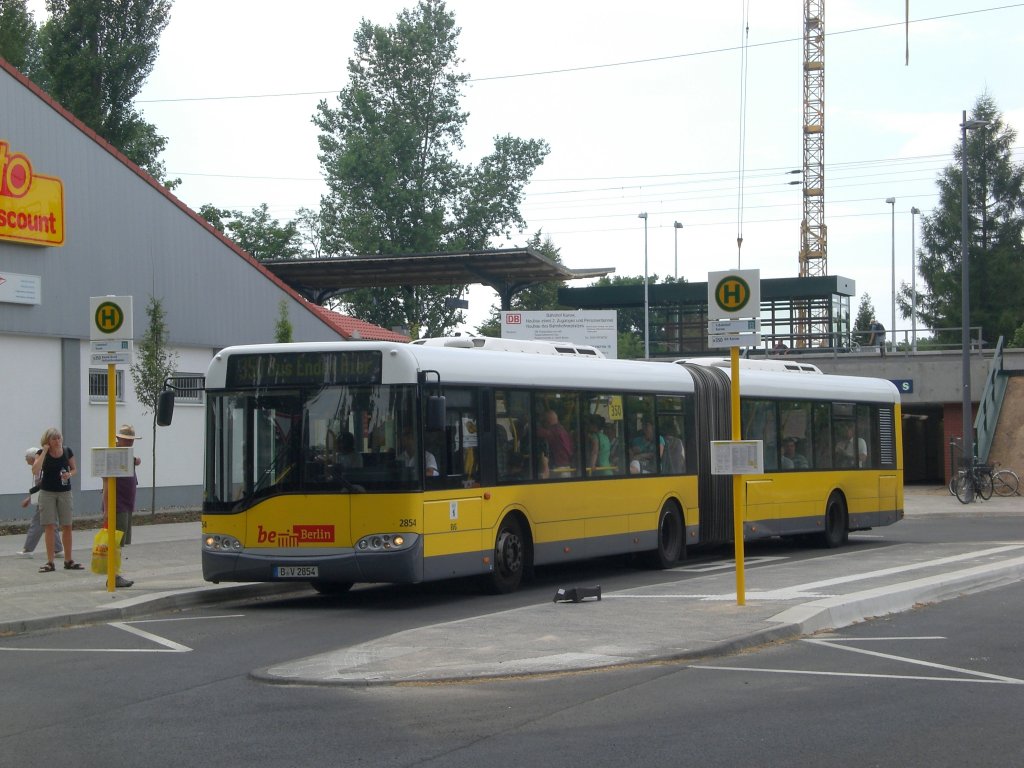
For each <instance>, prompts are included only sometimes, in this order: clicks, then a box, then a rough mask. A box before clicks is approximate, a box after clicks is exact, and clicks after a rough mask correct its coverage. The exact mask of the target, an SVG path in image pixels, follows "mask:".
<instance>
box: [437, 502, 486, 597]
mask: <svg viewBox="0 0 1024 768" xmlns="http://www.w3.org/2000/svg"><path fill="white" fill-rule="evenodd" d="M482 503H483V502H482V500H481V498H480V495H479V494H473V495H460V496H459V497H453V498H446V499H439V500H436V501H426V502H424V504H423V577H424V579H427V580H430V579H448V578H452V577H455V576H470V575H474V574H479V573H483V572H484V571H485V570H486V569H485V566H484V563H483V553H484V552H489V549H490V545H489V544H488V545H486V546H485V544H484V541H485V539H487V538H489V536H490V533H489V531H482V530H481V527H480V526H481V520H480V516H481V507H482Z"/></svg>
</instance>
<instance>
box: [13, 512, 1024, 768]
mask: <svg viewBox="0 0 1024 768" xmlns="http://www.w3.org/2000/svg"><path fill="white" fill-rule="evenodd" d="M1019 527H1020V521H1019V519H1016V520H1015V519H1013V518H1012V517H1007V518H1005V519H1002V518H999V517H994V518H989V517H986V518H984V519H982V518H978V517H976V516H972V515H971V514H970V513H969V512H965V514H963V515H946V516H942V517H941V518H939V517H936V518H930V517H925V518H920V519H912V520H907V521H904V522H903V523H901V524H900V525H897V526H892V527H890V528H887V529H884V530H880V531H877V532H871V534H869V535H867V536H864V537H863V538H862V539H861V540H859V542H858V544H857V546H862V547H885V546H890V545H892V544H894V543H898V542H900V541H950V540H957V539H964V540H972V541H973V540H978V541H1000V540H1008V539H1018V540H1019V539H1020V531H1019ZM748 554H754V555H756V554H767V555H782V556H786V557H790V558H822V557H824V558H827V557H832V556H834V555H832V554H831V553H828V552H823V551H822V550H818V549H813V548H803V547H794V546H792V545H786V544H781V543H775V542H768V543H763V544H758V545H754V546H752V547H751V548H750V551H749V552H748ZM708 557H711V555H709V556H708ZM572 574H573V578H574V580H575V581H576V582H578V583H579V582H582V581H586V580H588V579H591V578H593V579H596V580H600V581H601V582H602V583H603V584H605V585H607V588H608V589H609V590H611V589H623V588H626V587H628V586H631V585H636V584H649V583H656V582H657V581H658V580H659V579H662V578H666V576H665V575H664V574H661V573H658V572H650V571H643V570H636V569H634V568H632V567H629V566H627V565H626V564H624V563H623V562H622V561H619V560H615V561H605V562H601V563H595V564H592V565H591V566H588V567H587V568H586V569H584V570H582V571H581V570H580V569H578V568H577V569H574V570H573V571H572ZM563 575H564V574H562V573H560V572H558V571H545V572H542V573H541V574H540V579H539V583H537V584H535V585H533V586H532V587H530V588H529V589H527V590H524V591H522V592H520V593H517V594H515V595H509V596H502V597H497V598H495V597H493V596H481V595H480V594H479V593H478V592H477V591H476V590H475V589H474V588H473V587H472V586H471V585H469V584H465V583H449V584H432V585H425V586H419V587H405V588H399V587H373V588H369V589H363V590H357V591H355V592H353V593H352V594H350V595H347V596H344V597H341V598H331V599H325V598H322V597H319V596H313V595H301V596H292V597H287V598H277V599H266V600H258V601H248V602H240V603H235V604H227V605H220V606H207V607H203V608H196V609H193V610H188V611H183V612H180V613H175V614H167V615H162V616H154V617H153V618H152V619H151V620H147V621H132V622H125V623H121V624H101V625H96V626H89V627H81V628H73V629H67V630H62V631H52V632H45V633H36V634H30V635H24V636H19V637H12V638H3V639H0V646H2V647H3V649H4V650H3V652H2V653H0V671H2V677H3V680H4V689H5V691H6V692H8V696H7V697H5V699H6V701H7V706H6V707H5V708H4V709H5V715H4V717H3V718H0V766H12V767H13V766H19V768H20V767H21V766H26V765H42V764H57V765H74V766H82V767H87V766H121V765H124V766H139V765H145V766H147V768H157V767H158V766H181V765H186V764H193V765H213V764H219V765H222V766H247V768H251V767H254V766H281V765H287V766H304V765H318V766H320V765H344V766H352V765H368V766H414V765H415V766H438V767H440V766H445V767H446V768H455V767H457V766H474V767H476V766H480V765H488V766H521V765H532V766H547V765H552V766H554V765H558V766H567V765H568V766H575V765H580V766H582V765H587V766H613V765H614V766H622V765H627V764H628V765H632V766H648V765H649V766H654V765H658V766H663V765H678V764H682V763H683V762H693V763H696V764H698V765H702V766H717V765H722V766H726V765H728V766H736V765H744V764H746V765H757V766H773V765H786V766H793V765H809V766H813V765H829V766H845V765H851V766H852V765H858V766H863V765H900V766H918V765H920V766H929V768H935V766H945V765H950V766H953V765H956V766H961V765H965V764H967V765H972V766H984V765H1000V766H1005V765H1018V764H1021V762H1022V756H1024V755H1022V748H1021V747H1020V738H1019V734H1017V733H1016V731H1015V728H1016V725H1017V722H1018V721H1019V712H1020V711H1021V705H1022V703H1024V685H1022V681H1024V654H1022V653H1021V642H1022V641H1021V639H1020V638H1021V635H1022V631H1021V630H1022V629H1024V627H1022V626H1021V624H1022V621H1021V616H1022V615H1024V613H1022V609H1024V587H1022V586H1021V585H1020V584H1015V585H1012V586H1010V587H1004V588H1000V589H996V590H990V591H988V592H983V593H980V594H976V595H971V596H967V597H963V598H960V599H957V600H953V601H949V602H945V603H941V604H938V605H934V606H927V607H922V608H920V609H918V610H915V611H912V612H909V613H906V614H902V615H899V616H895V617H890V618H887V619H882V620H876V621H871V622H866V623H863V624H860V625H857V626H854V627H851V628H848V629H847V630H843V631H842V632H840V633H836V635H838V637H836V636H832V635H827V634H824V635H819V636H815V637H813V638H810V639H809V640H801V641H797V642H793V643H787V644H783V645H778V646H768V647H763V648H760V649H758V650H756V651H753V652H748V653H744V654H741V655H738V656H734V657H729V658H721V659H715V660H713V661H707V662H701V663H693V664H650V665H637V666H635V667H626V668H617V669H612V670H605V671H599V672H588V673H574V674H563V675H553V676H548V677H533V678H522V679H506V680H493V681H487V682H475V683H462V684H448V685H436V684H435V685H409V686H390V687H376V688H318V687H307V686H288V685H265V684H263V683H261V682H259V681H257V680H254V679H253V678H252V677H251V674H250V673H251V672H252V671H253V670H255V669H258V668H261V667H266V666H268V665H272V664H275V663H279V662H284V661H287V660H290V659H296V658H301V657H305V656H309V655H313V654H317V653H322V652H324V651H326V650H329V649H331V648H337V647H341V646H347V645H354V644H357V643H360V642H364V641H367V640H370V639H372V638H375V637H379V636H381V635H384V634H388V633H394V632H398V631H402V630H403V629H409V628H413V627H417V626H421V625H423V624H427V623H435V622H439V621H451V620H454V619H457V618H463V617H471V616H479V615H483V614H487V613H490V612H495V611H500V610H505V609H507V608H512V607H516V606H519V605H527V604H530V603H535V602H537V601H538V600H549V599H550V597H549V596H550V594H551V591H552V587H553V585H556V584H558V583H559V582H560V580H561V578H562V577H563ZM811 641H813V642H811ZM13 692H17V693H16V695H15V696H12V695H11V693H13Z"/></svg>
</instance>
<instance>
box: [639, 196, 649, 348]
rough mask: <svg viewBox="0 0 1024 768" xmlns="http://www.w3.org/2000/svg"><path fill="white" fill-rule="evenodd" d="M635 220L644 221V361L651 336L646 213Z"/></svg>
mask: <svg viewBox="0 0 1024 768" xmlns="http://www.w3.org/2000/svg"><path fill="white" fill-rule="evenodd" d="M637 218H640V219H643V220H644V359H645V360H646V359H647V358H649V357H650V356H651V334H650V325H649V323H648V319H647V316H648V313H649V312H650V299H649V296H648V292H647V211H644V212H643V213H641V214H640V215H639V216H638V217H637Z"/></svg>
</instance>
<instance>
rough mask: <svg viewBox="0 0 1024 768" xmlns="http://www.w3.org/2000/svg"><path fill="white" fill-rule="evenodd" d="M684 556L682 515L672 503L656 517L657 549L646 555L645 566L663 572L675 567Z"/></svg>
mask: <svg viewBox="0 0 1024 768" xmlns="http://www.w3.org/2000/svg"><path fill="white" fill-rule="evenodd" d="M685 554H686V535H685V530H684V527H683V515H682V513H681V512H680V511H679V508H678V507H677V506H676V505H675V504H672V503H668V504H666V505H665V506H664V507H662V509H661V515H660V516H659V517H658V547H657V548H656V549H653V550H651V551H650V552H648V553H647V557H646V560H647V564H648V565H649V566H650V567H651V568H656V569H658V570H664V569H666V568H671V567H672V566H674V565H676V563H678V562H679V561H680V560H682V559H683V557H684V556H685Z"/></svg>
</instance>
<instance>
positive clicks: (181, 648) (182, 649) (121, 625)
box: [0, 613, 244, 653]
mask: <svg viewBox="0 0 1024 768" xmlns="http://www.w3.org/2000/svg"><path fill="white" fill-rule="evenodd" d="M242 616H244V614H241V613H236V614H229V615H224V616H181V617H177V618H173V619H139V620H138V621H110V622H107V626H108V627H113V628H114V629H121V630H124V631H125V632H128V633H130V634H133V635H136V636H138V637H141V638H142V639H144V640H149V641H151V642H153V643H156V644H157V645H160V646H163V647H162V648H21V647H11V646H0V651H32V652H36V653H189V652H190V651H192V649H191V648H189V647H188V646H187V645H182V644H181V643H176V642H174V641H173V640H168V639H167V638H165V637H160V636H159V635H154V634H153V633H152V632H147V631H146V630H144V629H139V628H137V627H133V626H131V625H132V624H155V623H158V622H169V621H199V620H206V619H237V618H241V617H242Z"/></svg>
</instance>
